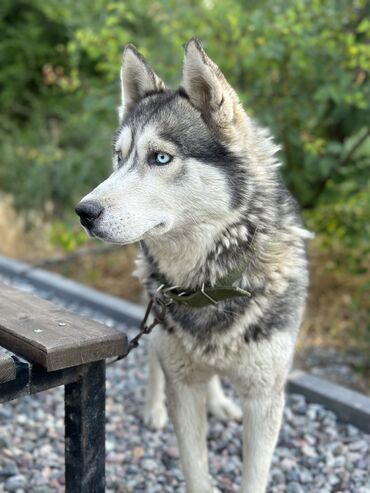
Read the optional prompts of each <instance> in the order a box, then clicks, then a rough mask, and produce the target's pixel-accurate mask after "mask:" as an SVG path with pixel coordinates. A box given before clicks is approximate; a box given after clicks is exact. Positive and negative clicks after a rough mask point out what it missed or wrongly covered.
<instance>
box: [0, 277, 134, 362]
mask: <svg viewBox="0 0 370 493" xmlns="http://www.w3.org/2000/svg"><path fill="white" fill-rule="evenodd" d="M0 345H2V346H4V347H5V348H7V349H9V350H10V351H13V352H14V353H18V354H20V355H22V356H23V357H24V358H25V359H27V360H28V361H32V362H36V363H38V364H40V365H42V366H43V367H45V368H46V369H47V371H53V370H59V369H63V368H68V367H71V366H76V365H81V364H85V363H90V362H93V361H99V360H102V359H105V358H109V357H113V356H119V355H123V354H126V352H127V338H126V336H125V335H124V334H122V333H121V332H118V331H117V330H115V329H113V328H110V327H106V326H105V325H102V324H99V323H97V322H94V321H92V320H89V319H86V318H83V317H80V316H78V315H75V314H73V313H71V312H69V311H67V310H66V309H64V308H62V307H59V306H57V305H54V304H53V303H50V302H48V301H45V300H42V299H40V298H37V297H35V296H32V295H30V294H25V293H22V292H20V291H18V290H16V289H14V288H11V287H9V286H7V285H5V284H2V283H0Z"/></svg>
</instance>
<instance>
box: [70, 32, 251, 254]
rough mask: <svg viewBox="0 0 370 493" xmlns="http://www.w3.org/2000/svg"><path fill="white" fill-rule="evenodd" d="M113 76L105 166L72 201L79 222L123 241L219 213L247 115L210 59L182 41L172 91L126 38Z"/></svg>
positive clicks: (231, 207) (229, 210)
mask: <svg viewBox="0 0 370 493" xmlns="http://www.w3.org/2000/svg"><path fill="white" fill-rule="evenodd" d="M121 81H122V107H121V108H120V126H119V128H118V131H117V132H116V135H115V137H114V140H113V173H112V175H111V176H110V177H109V178H108V179H107V180H105V181H104V182H103V183H101V184H100V185H99V186H98V187H97V188H95V189H94V190H93V191H92V192H91V193H89V194H88V195H87V196H86V197H84V199H83V200H82V201H81V202H80V204H79V205H78V206H77V207H76V212H77V214H79V216H80V218H81V223H82V225H83V226H84V227H85V228H86V229H87V231H88V232H89V233H90V234H91V235H92V236H94V237H98V238H100V239H103V240H106V241H110V242H116V243H122V244H124V243H132V242H135V241H138V240H140V239H144V238H147V239H149V238H151V239H155V238H157V237H158V236H160V235H164V234H172V235H174V234H177V233H178V232H181V231H184V228H192V227H193V226H194V225H197V226H199V225H205V227H206V226H208V225H210V224H212V223H220V222H222V221H223V220H224V221H227V218H230V216H231V215H233V214H235V210H237V209H238V207H239V206H240V204H241V201H242V196H241V195H243V186H242V184H241V181H242V180H243V166H242V165H241V163H240V152H239V154H238V144H239V142H240V140H241V138H242V134H243V133H244V126H246V125H247V117H246V115H245V113H244V111H243V110H242V108H241V105H240V104H239V101H238V98H237V96H236V94H235V92H234V90H233V89H232V88H231V86H230V85H229V84H228V83H227V81H226V79H225V77H224V76H223V75H222V73H221V71H220V70H219V68H218V67H217V65H216V64H215V63H214V62H213V61H212V60H210V58H209V57H208V56H207V54H206V53H205V51H204V50H203V48H202V47H201V45H200V44H199V42H198V41H196V40H191V41H189V42H188V43H187V45H186V47H185V59H184V69H183V81H182V86H181V88H180V89H179V90H176V91H173V90H170V89H166V88H165V85H164V83H163V82H162V80H161V79H159V77H158V76H157V75H156V74H155V73H154V72H153V70H152V69H151V68H150V66H149V65H148V64H147V62H146V61H145V60H144V58H143V57H142V56H141V55H140V54H139V53H138V52H137V50H136V49H135V47H133V46H132V45H129V46H127V47H126V49H125V51H124V55H123V64H122V70H121Z"/></svg>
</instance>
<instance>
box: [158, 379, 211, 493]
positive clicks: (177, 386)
mask: <svg viewBox="0 0 370 493" xmlns="http://www.w3.org/2000/svg"><path fill="white" fill-rule="evenodd" d="M171 380H172V378H171V376H170V377H169V378H168V382H167V387H166V391H167V396H168V407H169V413H170V416H171V419H172V421H173V424H174V427H175V432H176V437H177V444H178V447H179V452H180V461H181V466H182V471H183V473H184V476H185V481H186V493H214V492H215V491H216V490H215V489H214V488H213V487H212V483H211V480H210V477H209V474H208V451H207V442H206V434H207V416H206V397H207V382H202V383H191V384H189V383H184V382H182V381H180V382H179V381H177V380H176V381H175V380H174V381H171Z"/></svg>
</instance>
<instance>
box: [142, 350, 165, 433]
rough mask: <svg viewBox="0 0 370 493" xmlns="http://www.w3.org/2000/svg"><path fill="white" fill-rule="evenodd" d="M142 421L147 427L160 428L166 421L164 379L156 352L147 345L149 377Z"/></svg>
mask: <svg viewBox="0 0 370 493" xmlns="http://www.w3.org/2000/svg"><path fill="white" fill-rule="evenodd" d="M144 421H145V424H146V425H147V426H149V428H152V429H154V430H160V429H162V428H163V427H164V426H165V425H166V424H167V421H168V416H167V408H166V402H165V379H164V374H163V371H162V368H161V365H160V362H159V359H158V355H157V352H156V350H155V348H154V346H153V344H150V347H149V378H148V384H147V389H146V402H145V415H144Z"/></svg>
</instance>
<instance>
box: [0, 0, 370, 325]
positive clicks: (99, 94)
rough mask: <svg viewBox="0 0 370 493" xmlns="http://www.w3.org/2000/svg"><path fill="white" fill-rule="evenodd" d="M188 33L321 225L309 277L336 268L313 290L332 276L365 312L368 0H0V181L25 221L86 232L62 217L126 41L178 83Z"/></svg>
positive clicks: (93, 152) (103, 117) (84, 178)
mask: <svg viewBox="0 0 370 493" xmlns="http://www.w3.org/2000/svg"><path fill="white" fill-rule="evenodd" d="M192 36H196V37H198V38H199V39H201V40H202V42H203V44H204V46H205V48H206V50H207V51H208V53H209V54H210V56H211V57H212V58H214V60H215V61H216V62H217V63H218V64H219V65H220V67H221V69H222V70H223V72H224V73H225V75H226V76H227V78H228V79H229V81H230V82H231V83H232V84H233V85H234V86H235V87H236V89H237V90H238V93H239V95H240V97H241V100H242V102H243V103H244V105H245V108H246V109H247V111H248V112H249V113H250V114H251V115H253V116H255V117H256V118H257V119H258V120H259V121H260V122H261V123H262V124H265V125H268V126H270V128H271V130H272V132H273V134H274V135H275V137H276V139H277V140H278V141H279V142H281V143H282V145H283V150H282V152H281V159H282V161H283V162H284V168H283V172H284V174H285V178H286V180H287V182H288V184H289V187H290V189H291V190H292V191H293V193H294V194H295V195H296V197H297V198H298V200H299V202H300V204H301V206H302V207H303V209H304V214H305V218H306V222H307V225H308V227H309V228H310V229H312V230H313V231H315V232H316V233H317V239H316V240H315V251H314V256H315V255H316V258H318V259H319V260H317V272H318V274H317V275H315V274H314V276H313V277H314V279H313V283H314V286H315V282H318V281H317V280H318V279H320V282H318V283H319V285H320V286H321V287H322V286H323V280H322V278H321V277H320V275H322V273H323V272H324V273H326V274H327V276H329V278H330V275H333V276H336V277H335V279H336V281H335V282H334V283H332V285H328V286H327V287H326V289H325V292H323V293H321V294H322V295H323V296H324V297H325V296H326V294H327V291H330V290H331V291H332V292H333V298H331V302H333V300H334V299H335V292H336V291H337V289H338V286H339V289H340V288H341V286H342V285H347V287H348V286H350V287H348V290H349V292H350V301H349V305H350V306H351V307H352V308H351V309H352V311H353V313H356V314H357V315H358V314H359V313H360V314H361V313H362V312H361V309H363V308H364V303H365V302H364V299H365V297H364V296H365V295H364V293H365V292H366V289H367V288H368V287H369V276H368V267H369V237H370V226H369V217H370V107H369V102H370V80H369V71H370V2H369V1H367V0H325V1H322V0H274V1H272V0H260V1H258V2H257V1H254V0H223V1H222V2H217V1H213V0H202V1H199V0H198V1H195V0H190V1H188V2H178V1H175V0H161V1H154V2H149V1H146V0H125V1H119V2H118V1H112V0H94V2H91V1H89V0H78V2H76V1H74V0H48V1H47V2H45V1H42V0H2V1H1V4H0V65H1V71H0V108H1V111H0V142H1V151H2V152H1V158H0V192H3V194H4V193H7V197H9V196H10V197H12V203H13V204H14V207H15V208H16V210H17V211H18V212H17V214H20V215H21V216H22V218H24V224H25V226H24V227H25V229H26V230H27V229H29V228H31V227H32V225H33V228H35V221H36V224H37V225H38V227H40V224H46V223H47V224H49V225H50V227H49V230H48V231H49V232H48V241H49V243H50V245H51V246H52V247H53V246H57V247H60V248H62V249H65V250H73V249H74V248H76V247H78V246H80V245H81V244H82V243H84V242H85V237H84V236H83V234H82V233H80V232H76V230H75V226H74V227H72V228H71V226H70V224H71V217H72V210H73V205H74V204H75V203H76V202H77V201H78V200H79V198H80V197H81V196H82V195H83V194H84V193H85V192H87V191H88V190H90V189H91V188H92V187H93V186H95V185H96V184H97V183H99V182H100V181H101V180H102V179H103V177H105V176H106V175H107V174H108V173H109V170H110V152H111V151H110V141H111V135H112V132H113V130H114V129H115V127H116V125H117V111H116V108H117V106H118V104H119V96H120V95H119V81H118V79H119V77H118V74H119V68H120V63H121V55H122V48H123V46H124V44H125V43H127V42H133V43H134V44H135V45H137V47H138V48H139V49H140V50H141V51H142V53H143V54H144V56H146V57H148V59H149V61H150V63H151V64H152V65H153V67H154V68H155V70H156V71H157V72H158V73H159V74H160V75H161V77H163V78H164V80H165V81H166V82H167V83H168V84H169V85H174V86H176V85H177V84H178V83H179V82H180V79H181V65H182V45H183V43H184V42H185V41H187V40H188V39H189V38H191V37H192ZM7 200H9V199H8V198H7ZM7 210H8V206H7ZM35 218H38V219H37V220H35ZM40 218H41V219H40ZM12 222H14V221H12ZM74 224H75V222H74ZM3 234H4V232H2V235H3ZM328 259H329V260H328ZM328 272H331V273H332V274H330V275H329V274H328ZM319 274H320V275H319ZM338 276H339V277H338ZM326 279H328V277H326ZM343 279H345V281H343ZM329 284H330V283H329ZM324 285H327V283H326V284H325V283H324ZM320 286H319V287H320ZM346 289H347V288H346ZM324 299H325V300H326V301H325V303H327V302H328V301H327V299H326V298H324ZM318 303H319V302H318ZM365 308H366V310H367V309H368V305H366V307H365ZM354 323H355V322H354ZM361 323H362V324H363V322H361ZM368 334H369V332H368Z"/></svg>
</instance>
